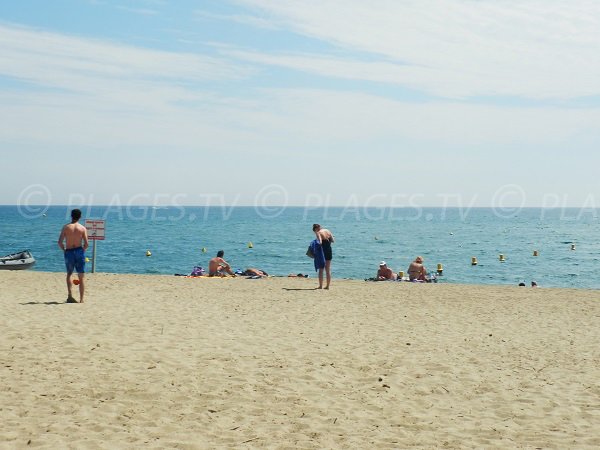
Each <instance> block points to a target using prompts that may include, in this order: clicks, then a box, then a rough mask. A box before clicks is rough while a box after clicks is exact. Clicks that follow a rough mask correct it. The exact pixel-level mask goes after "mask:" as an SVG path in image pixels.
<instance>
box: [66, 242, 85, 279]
mask: <svg viewBox="0 0 600 450" xmlns="http://www.w3.org/2000/svg"><path fill="white" fill-rule="evenodd" d="M65 266H66V268H67V273H69V274H71V273H73V271H74V270H76V271H77V273H85V251H84V250H83V247H77V248H70V249H68V250H65Z"/></svg>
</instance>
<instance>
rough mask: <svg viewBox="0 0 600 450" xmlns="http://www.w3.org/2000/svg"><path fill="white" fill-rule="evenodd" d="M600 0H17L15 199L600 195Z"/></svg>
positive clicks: (12, 38)
mask: <svg viewBox="0 0 600 450" xmlns="http://www.w3.org/2000/svg"><path fill="white" fill-rule="evenodd" d="M598 55H600V2H597V1H595V0H571V1H568V2H565V1H563V0H559V1H557V0H497V1H496V0H494V1H486V0H448V1H429V0H370V1H368V2H366V1H363V0H303V1H292V0H219V1H216V0H215V1H201V0H198V1H192V0H130V1H126V0H53V1H46V0H19V1H13V2H9V1H5V2H0V121H1V124H2V125H1V126H0V160H1V166H0V167H2V169H3V170H2V182H1V183H2V189H1V190H0V204H20V203H27V202H29V203H32V204H43V203H49V204H68V205H71V204H77V203H79V204H97V205H102V204H104V205H107V204H113V205H114V204H122V205H128V204H146V205H151V204H152V205H154V204H156V205H159V204H161V205H169V204H183V205H204V204H210V205H216V204H228V205H253V204H254V205H256V204H261V205H271V204H272V205H280V204H284V205H297V206H307V205H310V206H333V205H338V206H353V205H367V206H500V207H503V206H507V207H508V206H514V205H516V206H554V207H567V206H568V207H600V184H599V182H598V175H597V173H598V167H600V151H599V150H600V148H599V144H600V58H599V57H598Z"/></svg>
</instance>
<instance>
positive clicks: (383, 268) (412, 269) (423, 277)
mask: <svg viewBox="0 0 600 450" xmlns="http://www.w3.org/2000/svg"><path fill="white" fill-rule="evenodd" d="M407 272H408V279H409V281H421V282H429V281H431V279H430V277H429V276H428V273H427V269H426V268H425V266H424V265H423V257H422V256H417V257H416V258H415V260H414V261H413V262H411V263H410V265H409V266H408V270H407ZM375 278H376V280H377V281H396V280H398V281H402V278H401V277H399V276H398V274H396V273H395V272H394V271H393V270H392V269H390V268H389V267H388V266H387V264H386V262H385V261H381V262H380V263H379V270H377V276H376V277H375Z"/></svg>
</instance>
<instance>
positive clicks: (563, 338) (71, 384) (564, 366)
mask: <svg viewBox="0 0 600 450" xmlns="http://www.w3.org/2000/svg"><path fill="white" fill-rule="evenodd" d="M314 286H315V280H314V279H308V280H305V279H287V278H277V279H262V280H246V279H225V280H220V279H188V278H183V277H173V276H141V275H112V274H94V275H88V298H87V302H86V303H85V304H64V303H62V302H63V301H64V299H65V298H66V295H65V287H64V276H63V275H62V274H52V273H39V272H37V273H36V272H22V273H20V272H0V313H1V316H0V317H1V318H0V323H1V335H0V380H1V384H0V446H1V447H2V448H34V447H45V448H52V449H59V448H77V449H87V448H90V449H93V448H199V449H204V448H264V447H268V448H361V449H366V448H470V447H473V448H531V449H535V448H560V449H566V448H598V447H600V293H599V292H598V291H587V290H565V289H544V288H538V289H533V288H529V287H521V288H519V287H511V286H496V287H492V286H460V285H443V284H437V285H417V284H410V283H367V282H359V281H340V280H334V282H333V284H332V290H331V291H316V290H312V288H313V287H314ZM56 302H58V303H56Z"/></svg>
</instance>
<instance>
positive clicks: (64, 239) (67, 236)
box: [58, 223, 88, 250]
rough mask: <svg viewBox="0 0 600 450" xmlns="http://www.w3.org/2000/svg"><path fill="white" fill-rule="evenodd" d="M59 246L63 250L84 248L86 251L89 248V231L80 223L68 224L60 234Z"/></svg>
mask: <svg viewBox="0 0 600 450" xmlns="http://www.w3.org/2000/svg"><path fill="white" fill-rule="evenodd" d="M58 245H59V246H60V248H62V249H63V250H70V249H72V248H78V247H83V249H84V250H87V248H88V237H87V230H86V229H85V227H84V226H83V225H81V224H80V223H68V224H66V225H65V226H64V227H63V228H62V231H61V233H60V237H59V238H58Z"/></svg>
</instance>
